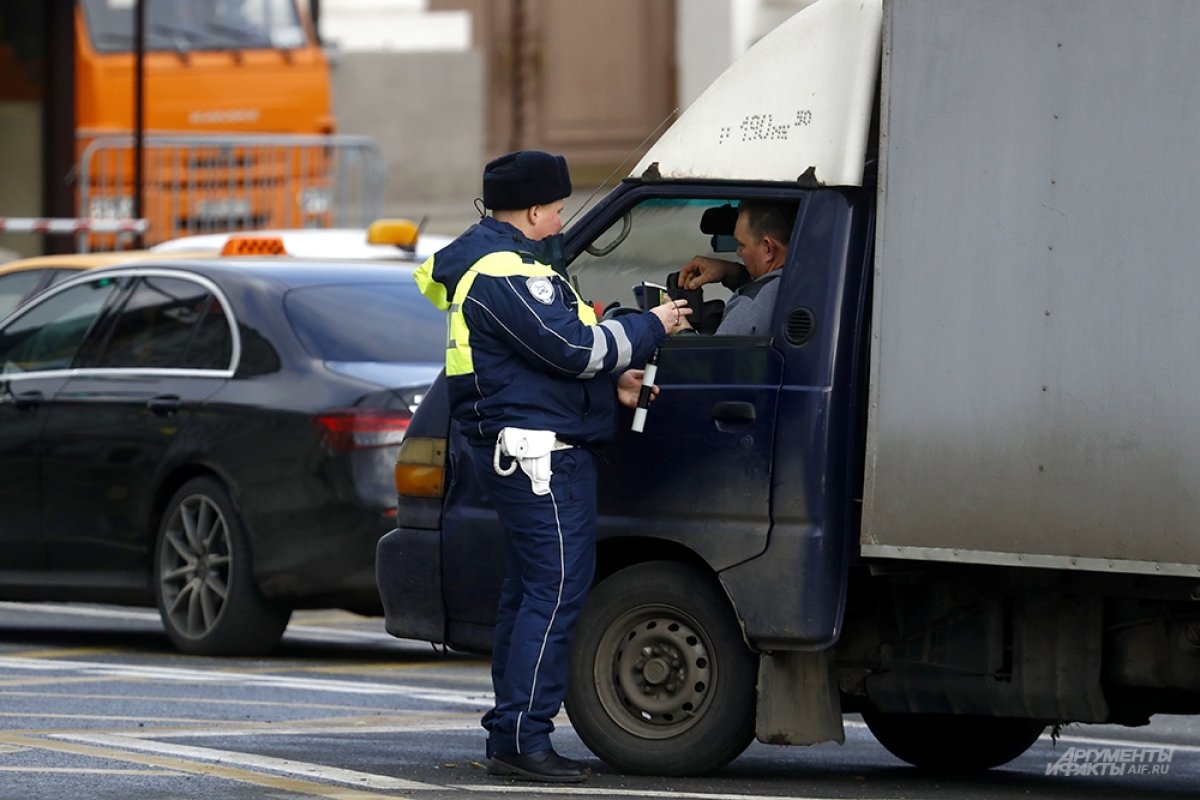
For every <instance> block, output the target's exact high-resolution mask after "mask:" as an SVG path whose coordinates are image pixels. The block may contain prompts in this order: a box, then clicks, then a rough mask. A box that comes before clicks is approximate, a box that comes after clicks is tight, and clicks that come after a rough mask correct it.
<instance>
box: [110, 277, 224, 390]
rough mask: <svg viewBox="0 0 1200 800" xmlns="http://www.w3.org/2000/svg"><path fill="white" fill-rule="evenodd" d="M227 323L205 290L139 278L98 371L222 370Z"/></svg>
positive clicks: (170, 280)
mask: <svg viewBox="0 0 1200 800" xmlns="http://www.w3.org/2000/svg"><path fill="white" fill-rule="evenodd" d="M232 349H233V348H232V338H231V336H230V333H229V323H228V322H227V321H226V319H225V313H224V311H223V309H222V308H221V306H220V303H218V302H217V301H216V299H215V298H214V297H213V295H212V292H210V291H209V290H208V289H207V288H205V287H204V286H202V285H200V284H198V283H196V282H194V281H190V280H185V279H181V278H169V277H163V276H145V277H143V278H141V279H140V280H139V281H138V283H137V285H136V286H135V287H134V289H133V291H132V292H131V293H130V295H129V298H128V299H127V300H126V302H125V304H124V306H122V308H121V310H120V312H119V313H118V314H117V318H116V322H115V324H114V325H113V328H112V332H111V333H110V334H109V338H108V341H107V343H106V344H105V345H104V348H103V350H102V351H101V353H100V355H99V356H98V357H97V359H96V361H95V363H94V366H97V367H138V368H154V367H158V368H171V369H181V368H185V367H189V368H198V369H225V368H227V367H228V366H229V358H230V354H231V352H232Z"/></svg>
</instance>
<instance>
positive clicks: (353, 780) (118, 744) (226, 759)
mask: <svg viewBox="0 0 1200 800" xmlns="http://www.w3.org/2000/svg"><path fill="white" fill-rule="evenodd" d="M49 738H51V739H61V740H63V741H69V742H80V743H82V744H92V745H98V746H100V747H113V748H118V749H122V750H138V751H141V752H146V753H154V754H156V755H165V756H173V757H176V758H186V759H190V760H195V761H209V762H213V763H217V764H222V765H225V766H228V765H230V764H232V765H234V766H238V767H249V768H251V769H256V770H263V771H266V772H274V773H279V774H282V775H296V776H299V777H302V778H306V779H309V780H321V781H328V782H331V783H344V784H348V785H350V786H355V787H358V788H360V789H361V788H368V789H400V790H408V791H411V790H415V789H444V788H445V787H443V786H435V785H433V784H430V783H419V782H417V781H409V780H404V779H403V778H392V777H389V776H387V775H375V774H373V773H370V772H359V771H357V770H352V769H341V768H339V767H327V766H324V765H321V764H311V763H307V762H303V761H293V760H291V759H285V758H272V757H271V756H259V755H254V754H253V753H239V752H237V751H236V750H217V749H214V748H209V747H189V746H187V745H180V744H170V743H168V742H150V741H143V740H140V739H132V738H129V737H126V736H120V735H108V734H92V735H79V734H55V735H53V736H51V737H49Z"/></svg>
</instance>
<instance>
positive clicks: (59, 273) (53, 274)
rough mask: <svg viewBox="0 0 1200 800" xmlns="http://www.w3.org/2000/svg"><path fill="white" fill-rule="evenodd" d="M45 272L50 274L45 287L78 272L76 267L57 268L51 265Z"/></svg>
mask: <svg viewBox="0 0 1200 800" xmlns="http://www.w3.org/2000/svg"><path fill="white" fill-rule="evenodd" d="M46 272H48V273H49V274H50V280H49V281H48V282H47V283H46V287H47V288H49V287H51V286H54V285H55V284H57V283H62V282H63V281H65V280H66V279H67V278H70V277H72V276H73V275H78V274H79V270H77V269H59V268H57V267H51V268H50V269H48V270H46Z"/></svg>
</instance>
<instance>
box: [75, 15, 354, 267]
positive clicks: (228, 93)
mask: <svg viewBox="0 0 1200 800" xmlns="http://www.w3.org/2000/svg"><path fill="white" fill-rule="evenodd" d="M142 1H143V3H144V9H143V11H144V28H143V31H144V34H143V36H144V56H143V69H144V72H143V76H144V78H143V92H142V98H143V100H142V109H143V111H142V120H143V122H142V127H143V137H142V143H143V146H142V151H143V161H142V165H143V167H142V209H141V210H142V217H144V218H145V219H147V220H148V222H149V228H148V231H147V233H146V236H145V238H146V242H147V244H153V243H155V242H158V241H163V240H165V239H169V238H173V237H175V236H178V235H183V234H188V233H200V232H210V231H211V232H215V231H224V230H238V229H246V228H262V227H276V228H285V227H286V228H291V227H321V226H324V225H326V224H328V223H329V219H330V212H331V204H332V197H331V174H330V173H331V169H332V165H333V164H334V162H335V159H336V154H335V153H334V152H333V150H334V145H333V144H332V141H333V139H332V137H331V136H330V135H331V134H333V132H334V128H335V125H334V119H333V116H332V113H331V108H330V86H329V84H330V78H329V65H328V62H327V61H326V58H325V55H324V52H323V51H322V49H321V46H320V44H319V43H318V41H317V39H316V36H315V31H314V29H313V25H312V22H311V20H310V18H309V16H308V14H307V8H306V5H307V4H305V5H304V6H302V5H301V4H300V3H299V0H142ZM137 7H138V6H137V3H136V2H135V0H78V2H77V3H76V8H75V14H76V25H75V37H76V47H75V83H76V129H77V136H76V154H77V162H76V163H77V173H76V176H75V177H76V180H77V190H78V191H77V198H78V205H79V207H78V209H77V213H78V215H79V216H81V217H84V218H88V219H91V220H100V219H119V218H128V217H132V216H134V215H135V210H136V203H135V185H136V184H135V169H134V153H135V152H136V149H135V136H134V131H135V128H136V125H135V103H136V100H137V97H136V88H135V87H136V83H137V81H136V77H137V76H136V72H135V67H136V37H135V31H136V26H135V22H136V10H137ZM109 239H110V240H111V235H109ZM112 244H114V242H112V241H105V240H104V235H102V234H96V235H93V236H91V237H90V241H89V242H87V243H85V245H90V249H106V247H107V246H108V245H112Z"/></svg>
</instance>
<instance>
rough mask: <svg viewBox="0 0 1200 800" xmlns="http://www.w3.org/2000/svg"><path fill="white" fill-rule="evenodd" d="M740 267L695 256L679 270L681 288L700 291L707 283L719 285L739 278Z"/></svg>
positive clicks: (724, 261)
mask: <svg viewBox="0 0 1200 800" xmlns="http://www.w3.org/2000/svg"><path fill="white" fill-rule="evenodd" d="M737 274H738V265H737V264H735V263H733V262H732V261H726V260H724V259H721V258H712V257H710V256H695V257H694V258H693V259H692V260H691V261H689V262H687V263H686V264H684V265H683V266H682V267H680V268H679V287H680V288H681V289H699V288H700V287H701V286H703V285H704V284H706V283H719V282H721V281H724V280H733V279H734V278H735V277H737Z"/></svg>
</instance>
